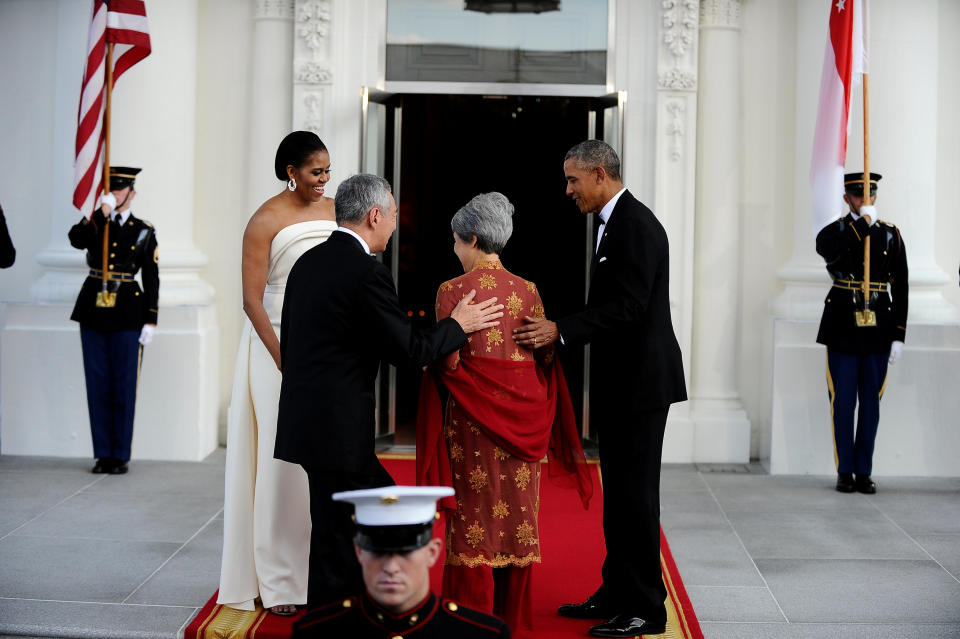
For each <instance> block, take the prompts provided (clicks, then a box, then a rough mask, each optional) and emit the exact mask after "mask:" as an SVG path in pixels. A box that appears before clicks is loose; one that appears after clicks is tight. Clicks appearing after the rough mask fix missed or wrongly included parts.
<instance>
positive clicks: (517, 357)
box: [510, 348, 527, 362]
mask: <svg viewBox="0 0 960 639" xmlns="http://www.w3.org/2000/svg"><path fill="white" fill-rule="evenodd" d="M510 359H512V360H513V361H515V362H523V361H526V359H527V358H526V357H524V356H523V353H521V352H520V349H519V348H514V349H513V355H511V356H510Z"/></svg>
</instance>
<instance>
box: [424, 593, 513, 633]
mask: <svg viewBox="0 0 960 639" xmlns="http://www.w3.org/2000/svg"><path fill="white" fill-rule="evenodd" d="M440 610H441V612H442V613H443V614H447V615H449V616H451V617H454V618H455V619H460V620H462V621H466V622H467V623H470V624H473V625H474V626H479V627H481V628H484V629H486V630H489V631H490V633H491V634H494V635H502V634H504V631H505V630H506V629H507V624H505V623H504V622H503V621H502V620H501V619H498V618H497V617H494V616H493V615H488V614H486V613H484V612H480V611H479V610H474V609H473V608H467V607H465V606H461V605H460V604H459V603H457V602H456V601H453V600H452V599H443V600H442V601H441V602H440Z"/></svg>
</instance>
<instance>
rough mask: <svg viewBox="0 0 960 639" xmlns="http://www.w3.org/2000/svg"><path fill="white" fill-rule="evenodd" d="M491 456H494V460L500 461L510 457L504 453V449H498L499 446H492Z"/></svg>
mask: <svg viewBox="0 0 960 639" xmlns="http://www.w3.org/2000/svg"><path fill="white" fill-rule="evenodd" d="M493 456H494V457H495V458H496V459H499V460H500V461H503V460H504V459H507V458H508V457H510V453H508V452H507V451H505V450H504V449H502V448H500V447H499V446H494V447H493Z"/></svg>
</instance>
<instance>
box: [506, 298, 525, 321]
mask: <svg viewBox="0 0 960 639" xmlns="http://www.w3.org/2000/svg"><path fill="white" fill-rule="evenodd" d="M522 310H523V300H521V299H520V298H519V297H517V292H516V291H511V292H510V297H508V298H507V311H508V312H509V313H510V316H511V317H513V319H517V318H518V317H520V311H522Z"/></svg>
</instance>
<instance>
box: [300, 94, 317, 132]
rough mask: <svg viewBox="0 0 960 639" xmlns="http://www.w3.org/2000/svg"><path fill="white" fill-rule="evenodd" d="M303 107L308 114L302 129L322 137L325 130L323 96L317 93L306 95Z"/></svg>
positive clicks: (305, 115)
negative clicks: (321, 134)
mask: <svg viewBox="0 0 960 639" xmlns="http://www.w3.org/2000/svg"><path fill="white" fill-rule="evenodd" d="M303 106H304V109H305V111H306V113H305V114H304V118H303V124H302V125H301V127H300V128H301V129H302V130H304V131H313V132H314V133H316V134H317V135H320V133H321V131H322V130H323V94H321V93H318V92H315V91H311V92H310V93H306V94H304V96H303Z"/></svg>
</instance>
